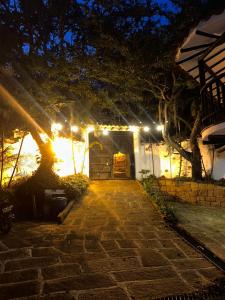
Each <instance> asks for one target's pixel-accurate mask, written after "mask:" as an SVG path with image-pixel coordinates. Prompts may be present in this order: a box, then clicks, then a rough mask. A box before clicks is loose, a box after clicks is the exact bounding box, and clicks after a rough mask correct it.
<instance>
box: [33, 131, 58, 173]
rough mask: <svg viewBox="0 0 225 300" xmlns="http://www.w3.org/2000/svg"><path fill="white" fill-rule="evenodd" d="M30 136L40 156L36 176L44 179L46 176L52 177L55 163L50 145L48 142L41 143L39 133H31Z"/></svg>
mask: <svg viewBox="0 0 225 300" xmlns="http://www.w3.org/2000/svg"><path fill="white" fill-rule="evenodd" d="M31 135H32V137H33V139H34V140H35V142H36V143H37V145H38V148H39V151H40V154H41V160H40V165H39V167H38V169H37V171H36V173H35V174H36V175H37V174H38V175H39V176H43V178H45V177H46V176H49V175H53V174H54V171H53V165H54V162H55V154H54V152H53V149H52V145H51V142H50V141H47V142H43V141H42V139H41V137H40V135H39V133H38V132H36V131H31Z"/></svg>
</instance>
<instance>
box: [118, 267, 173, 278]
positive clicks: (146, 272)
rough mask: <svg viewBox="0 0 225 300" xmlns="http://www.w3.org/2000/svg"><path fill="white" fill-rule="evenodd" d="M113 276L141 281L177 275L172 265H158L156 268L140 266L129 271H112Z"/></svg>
mask: <svg viewBox="0 0 225 300" xmlns="http://www.w3.org/2000/svg"><path fill="white" fill-rule="evenodd" d="M112 275H113V277H115V279H116V281H119V282H123V281H142V280H153V279H160V278H173V277H176V276H177V273H176V272H175V271H174V270H173V268H172V267H170V266H167V267H158V268H142V269H137V270H133V271H132V272H130V271H122V272H113V273H112Z"/></svg>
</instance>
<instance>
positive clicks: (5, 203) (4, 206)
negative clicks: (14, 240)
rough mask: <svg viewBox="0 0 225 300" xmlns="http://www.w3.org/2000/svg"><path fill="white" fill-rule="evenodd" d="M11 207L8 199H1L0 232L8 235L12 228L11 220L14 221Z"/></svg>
mask: <svg viewBox="0 0 225 300" xmlns="http://www.w3.org/2000/svg"><path fill="white" fill-rule="evenodd" d="M14 217H15V216H14V213H13V205H12V204H11V203H10V201H9V200H8V199H6V198H5V199H1V202H0V231H1V232H2V233H8V232H9V231H10V229H11V227H12V220H13V219H14Z"/></svg>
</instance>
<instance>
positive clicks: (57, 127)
mask: <svg viewBox="0 0 225 300" xmlns="http://www.w3.org/2000/svg"><path fill="white" fill-rule="evenodd" d="M62 128H63V126H62V124H60V123H52V126H51V130H52V132H54V131H60V130H62Z"/></svg>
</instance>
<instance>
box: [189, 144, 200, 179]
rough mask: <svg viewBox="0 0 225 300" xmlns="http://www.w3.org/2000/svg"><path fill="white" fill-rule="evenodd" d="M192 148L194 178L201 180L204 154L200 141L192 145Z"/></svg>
mask: <svg viewBox="0 0 225 300" xmlns="http://www.w3.org/2000/svg"><path fill="white" fill-rule="evenodd" d="M191 149H192V162H191V165H192V179H193V180H195V181H196V180H201V179H202V156H201V152H200V149H199V146H198V143H196V144H194V145H191Z"/></svg>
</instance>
